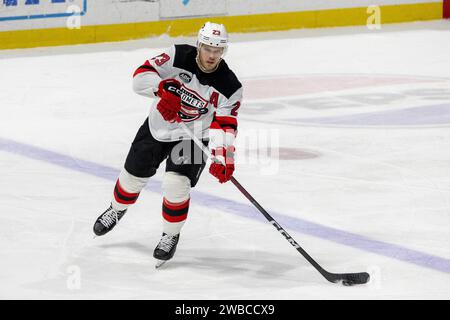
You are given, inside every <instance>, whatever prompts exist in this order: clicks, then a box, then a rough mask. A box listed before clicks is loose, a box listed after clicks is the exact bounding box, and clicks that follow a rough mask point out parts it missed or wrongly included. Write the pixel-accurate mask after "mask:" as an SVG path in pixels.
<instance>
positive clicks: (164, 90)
mask: <svg viewBox="0 0 450 320" xmlns="http://www.w3.org/2000/svg"><path fill="white" fill-rule="evenodd" d="M180 87H181V85H180V83H179V82H178V81H177V80H175V79H167V80H163V81H161V82H160V83H159V86H158V92H157V93H156V95H158V96H159V97H160V98H161V100H159V102H158V104H157V106H156V109H158V111H159V113H161V115H162V117H163V118H164V120H166V121H170V122H172V121H174V120H175V119H176V117H177V115H178V111H180V109H181V97H180V95H179V93H178V92H177V91H178V89H180Z"/></svg>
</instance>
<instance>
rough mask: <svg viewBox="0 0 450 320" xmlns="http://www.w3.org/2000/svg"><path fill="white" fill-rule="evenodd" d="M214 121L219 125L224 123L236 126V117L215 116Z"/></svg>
mask: <svg viewBox="0 0 450 320" xmlns="http://www.w3.org/2000/svg"><path fill="white" fill-rule="evenodd" d="M216 121H217V123H219V125H220V126H221V127H223V126H224V125H232V126H236V127H237V119H236V118H233V117H227V116H216Z"/></svg>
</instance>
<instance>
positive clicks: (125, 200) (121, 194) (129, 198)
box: [112, 179, 139, 210]
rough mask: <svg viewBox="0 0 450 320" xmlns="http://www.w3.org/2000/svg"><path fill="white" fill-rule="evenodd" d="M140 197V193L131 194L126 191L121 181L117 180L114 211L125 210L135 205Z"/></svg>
mask: <svg viewBox="0 0 450 320" xmlns="http://www.w3.org/2000/svg"><path fill="white" fill-rule="evenodd" d="M138 197H139V193H130V192H127V191H125V190H124V188H123V187H122V186H121V184H120V181H119V179H117V182H116V186H115V187H114V198H113V200H112V206H113V208H114V209H116V210H124V209H126V208H128V207H129V206H130V205H132V204H134V203H135V202H136V200H137V198H138Z"/></svg>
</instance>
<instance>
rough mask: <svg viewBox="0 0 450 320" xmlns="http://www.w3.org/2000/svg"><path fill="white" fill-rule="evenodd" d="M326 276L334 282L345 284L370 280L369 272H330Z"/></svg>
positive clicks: (351, 284) (350, 284) (349, 284)
mask: <svg viewBox="0 0 450 320" xmlns="http://www.w3.org/2000/svg"><path fill="white" fill-rule="evenodd" d="M326 278H327V280H328V281H330V282H333V283H342V284H343V285H344V286H353V285H355V284H365V283H367V282H369V280H370V275H369V274H368V273H367V272H359V273H330V274H329V276H328V277H326Z"/></svg>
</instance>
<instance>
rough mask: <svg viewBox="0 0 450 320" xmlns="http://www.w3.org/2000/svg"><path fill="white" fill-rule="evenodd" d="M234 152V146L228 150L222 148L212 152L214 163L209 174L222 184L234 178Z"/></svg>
mask: <svg viewBox="0 0 450 320" xmlns="http://www.w3.org/2000/svg"><path fill="white" fill-rule="evenodd" d="M234 150H235V149H234V147H233V146H229V147H227V149H225V148H223V147H222V148H218V149H215V150H212V154H213V162H212V163H211V166H210V167H209V173H211V174H212V175H213V176H214V177H216V178H217V179H218V180H219V182H220V183H225V182H227V181H228V180H230V179H231V177H232V176H233V172H234ZM223 163H225V165H224V164H223Z"/></svg>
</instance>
